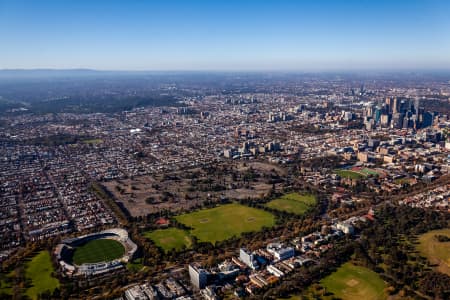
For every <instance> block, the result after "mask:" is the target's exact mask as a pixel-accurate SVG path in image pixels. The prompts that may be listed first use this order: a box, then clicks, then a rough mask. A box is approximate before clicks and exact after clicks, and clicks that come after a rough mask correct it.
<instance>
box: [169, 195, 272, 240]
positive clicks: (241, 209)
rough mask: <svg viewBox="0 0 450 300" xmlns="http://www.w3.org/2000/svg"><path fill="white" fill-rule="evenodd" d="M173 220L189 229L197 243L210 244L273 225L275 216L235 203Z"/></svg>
mask: <svg viewBox="0 0 450 300" xmlns="http://www.w3.org/2000/svg"><path fill="white" fill-rule="evenodd" d="M175 218H176V219H177V221H178V222H180V223H183V224H184V225H186V226H189V227H191V228H192V230H191V232H190V233H191V234H192V235H194V236H195V237H197V238H198V240H199V241H201V242H211V243H215V242H217V241H222V240H226V239H229V238H231V237H233V236H239V235H240V234H241V233H243V232H251V231H258V230H261V229H262V228H263V227H271V226H273V225H274V224H275V216H274V215H272V214H271V213H268V212H266V211H264V210H260V209H256V208H252V207H248V206H244V205H240V204H237V203H232V204H226V205H222V206H218V207H214V208H209V209H203V210H200V211H196V212H192V213H188V214H183V215H179V216H177V217H175Z"/></svg>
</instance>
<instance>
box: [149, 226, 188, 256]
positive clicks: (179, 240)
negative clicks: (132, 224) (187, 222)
mask: <svg viewBox="0 0 450 300" xmlns="http://www.w3.org/2000/svg"><path fill="white" fill-rule="evenodd" d="M144 236H145V237H146V238H149V239H151V240H152V241H153V242H155V244H156V245H157V246H158V247H161V248H162V249H164V251H166V252H167V251H169V250H172V249H175V250H181V249H182V248H183V246H185V247H186V248H189V247H190V246H191V244H192V242H191V238H190V237H189V235H188V233H187V232H186V231H185V230H182V229H178V228H167V229H157V230H153V231H147V232H145V233H144Z"/></svg>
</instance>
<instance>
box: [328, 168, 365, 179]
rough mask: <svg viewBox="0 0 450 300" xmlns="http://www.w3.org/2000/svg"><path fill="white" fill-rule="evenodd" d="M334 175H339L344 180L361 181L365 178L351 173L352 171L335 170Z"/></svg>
mask: <svg viewBox="0 0 450 300" xmlns="http://www.w3.org/2000/svg"><path fill="white" fill-rule="evenodd" d="M334 173H336V174H338V175H339V176H341V177H344V178H350V179H361V178H364V176H363V175H362V174H359V173H356V172H353V171H350V170H334Z"/></svg>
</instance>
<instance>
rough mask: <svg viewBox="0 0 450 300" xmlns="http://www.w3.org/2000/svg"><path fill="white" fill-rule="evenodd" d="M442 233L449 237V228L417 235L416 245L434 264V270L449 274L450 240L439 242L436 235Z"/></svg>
mask: <svg viewBox="0 0 450 300" xmlns="http://www.w3.org/2000/svg"><path fill="white" fill-rule="evenodd" d="M437 235H442V236H447V237H449V238H450V228H446V229H439V230H432V231H429V232H427V233H425V234H422V235H421V236H420V237H419V242H420V244H419V245H418V246H417V248H418V250H419V251H420V253H421V254H422V255H423V256H425V257H426V258H427V259H428V260H429V261H430V262H431V263H433V264H436V265H437V266H436V270H437V271H439V272H442V273H445V274H447V275H450V241H449V242H440V241H439V240H438V239H437V238H436V236H437Z"/></svg>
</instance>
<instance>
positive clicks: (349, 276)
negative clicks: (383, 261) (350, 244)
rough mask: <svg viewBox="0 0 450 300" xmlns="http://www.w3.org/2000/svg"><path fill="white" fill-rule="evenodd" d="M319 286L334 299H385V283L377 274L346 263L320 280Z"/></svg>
mask: <svg viewBox="0 0 450 300" xmlns="http://www.w3.org/2000/svg"><path fill="white" fill-rule="evenodd" d="M320 284H321V285H322V286H323V287H324V288H325V289H326V290H327V292H332V293H333V294H334V295H335V296H336V297H339V298H341V299H348V300H359V299H365V300H377V299H386V295H385V293H384V289H385V288H386V284H385V282H384V281H383V280H382V279H381V278H380V277H379V276H378V274H377V273H375V272H373V271H371V270H369V269H366V268H363V267H359V266H355V265H354V264H352V263H350V262H348V263H345V264H344V265H342V266H341V267H340V268H339V269H338V270H337V271H336V272H334V273H333V274H331V275H329V276H328V277H326V278H324V279H322V280H321V282H320Z"/></svg>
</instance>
